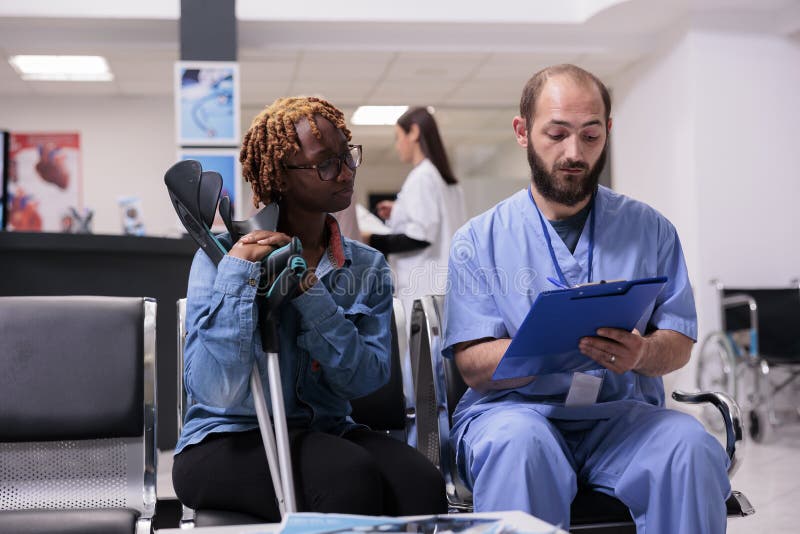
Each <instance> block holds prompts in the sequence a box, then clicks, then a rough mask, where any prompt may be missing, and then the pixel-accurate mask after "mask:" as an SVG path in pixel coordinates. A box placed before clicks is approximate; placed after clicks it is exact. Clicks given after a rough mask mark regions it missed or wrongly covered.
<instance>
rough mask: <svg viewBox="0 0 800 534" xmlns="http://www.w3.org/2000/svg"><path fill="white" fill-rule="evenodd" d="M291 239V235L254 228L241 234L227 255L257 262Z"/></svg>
mask: <svg viewBox="0 0 800 534" xmlns="http://www.w3.org/2000/svg"><path fill="white" fill-rule="evenodd" d="M291 240H292V238H291V237H289V236H288V235H286V234H282V233H280V232H269V231H267V230H254V231H252V232H250V233H249V234H245V235H243V236H242V237H241V239H239V241H237V242H236V243H235V244H234V245H233V248H231V249H230V250H229V251H228V255H230V256H233V257H234V258H239V259H241V260H245V261H252V262H259V261H261V260H262V259H264V258H265V257H267V256H268V255H269V254H271V253H272V251H273V250H276V249H279V248H281V247H282V246H284V245H288V244H289V242H290V241H291Z"/></svg>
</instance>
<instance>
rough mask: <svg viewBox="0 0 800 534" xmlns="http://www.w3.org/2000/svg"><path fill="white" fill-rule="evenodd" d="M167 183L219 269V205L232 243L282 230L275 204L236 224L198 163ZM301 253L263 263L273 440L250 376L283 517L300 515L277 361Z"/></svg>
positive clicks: (262, 322) (284, 253)
mask: <svg viewBox="0 0 800 534" xmlns="http://www.w3.org/2000/svg"><path fill="white" fill-rule="evenodd" d="M164 183H165V184H166V186H167V191H168V192H169V196H170V199H171V201H172V204H173V207H174V208H175V211H176V212H177V214H178V218H179V219H180V220H181V223H183V225H184V227H185V228H186V230H187V232H188V233H189V235H190V236H191V237H192V238H193V239H194V240H195V241H196V242H197V244H198V245H199V246H200V248H202V249H203V251H204V252H205V253H206V255H208V257H209V258H210V259H211V260H212V261H213V262H214V264H215V265H216V264H219V262H220V261H222V258H224V256H225V254H226V252H227V249H226V247H225V246H224V245H223V244H222V243H221V242H220V241H219V240H218V239H217V238H216V237H215V236H214V234H213V233H212V232H211V230H210V228H211V225H212V224H213V220H214V216H215V214H216V211H217V203H219V211H220V215H221V216H222V219H223V221H224V222H225V226H226V227H227V229H228V231H229V232H230V234H231V239H232V241H233V242H236V241H238V239H239V237H240V236H241V235H243V234H245V233H247V232H249V231H251V230H255V229H263V230H271V231H274V230H275V229H276V227H277V222H278V206H277V205H276V204H270V205H269V206H266V207H265V208H264V209H262V210H261V211H259V212H258V213H257V214H256V215H254V216H253V217H251V218H250V219H248V220H247V221H234V220H232V218H231V211H232V210H231V204H230V200H229V199H228V197H223V198H222V199H221V200H219V194H220V192H221V190H222V177H221V176H220V175H219V174H218V173H216V172H213V171H211V172H208V171H207V172H203V170H202V167H201V165H200V163H199V162H197V161H194V160H186V161H181V162H178V163H176V164H175V165H173V166H172V167H170V168H169V169H168V170H167V172H166V174H165V175H164ZM218 200H219V202H218ZM301 252H302V245H301V243H300V240H299V239H297V238H294V239H293V240H292V242H291V243H289V244H288V245H286V246H284V247H282V248H280V249H278V250H275V251H273V252H272V253H271V254H270V255H269V256H267V257H266V258H265V259H264V260H262V264H263V267H262V276H261V280H262V283H264V285H263V286H259V294H258V297H257V299H256V304H257V306H258V309H259V329H260V333H261V346H262V348H263V350H264V352H265V353H266V360H267V375H268V377H269V389H270V397H271V401H272V415H273V417H274V434H273V425H272V421H271V420H270V415H269V410H268V408H267V402H266V398H265V396H264V388H263V384H262V382H261V373H260V369H259V367H258V362H257V361H256V362H254V363H253V369H252V371H251V374H250V390H251V392H252V394H253V403H254V405H255V409H256V417H257V419H258V426H259V430H260V432H261V439H262V441H263V443H264V451H265V452H266V455H267V464H268V466H269V471H270V476H271V478H272V485H273V487H274V489H275V497H276V500H277V504H278V510H279V511H280V514H281V517H285V515H286V514H287V513H292V512H296V511H297V504H296V497H295V492H294V477H293V473H292V462H291V453H290V449H289V432H288V427H287V424H286V411H285V405H284V402H283V388H282V385H281V378H280V365H279V360H278V349H279V342H278V313H279V309H280V306H281V305H282V304H283V302H284V301H285V300H286V299H287V298H291V297H293V296H294V295H295V294H296V292H297V289H298V287H299V284H300V280H301V278H302V276H303V274H304V273H305V270H306V264H305V261H304V260H303V258H302V256H300V253H301Z"/></svg>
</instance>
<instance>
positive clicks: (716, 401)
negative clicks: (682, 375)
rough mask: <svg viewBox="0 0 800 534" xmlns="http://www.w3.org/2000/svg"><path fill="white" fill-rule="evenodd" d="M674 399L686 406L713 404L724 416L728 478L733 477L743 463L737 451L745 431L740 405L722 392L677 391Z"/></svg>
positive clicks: (673, 395) (674, 392) (739, 452)
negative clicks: (728, 462)
mask: <svg viewBox="0 0 800 534" xmlns="http://www.w3.org/2000/svg"><path fill="white" fill-rule="evenodd" d="M672 398H673V399H675V400H676V401H678V402H683V403H686V404H705V403H711V404H713V405H714V406H715V407H716V408H717V410H719V412H720V413H721V414H722V419H723V420H724V421H725V435H726V443H725V451H726V452H727V453H728V458H730V461H731V462H730V465H729V466H728V476H733V474H734V473H735V472H736V470H737V469H738V468H739V466H740V465H741V462H742V455H741V450H737V449H738V447H737V443H739V442H744V430H743V428H742V413H741V410H740V409H739V405H738V404H736V401H735V400H733V398H732V397H731V396H730V395H728V394H726V393H722V392H721V391H714V392H712V391H698V392H695V393H687V392H685V391H679V390H675V391H673V392H672Z"/></svg>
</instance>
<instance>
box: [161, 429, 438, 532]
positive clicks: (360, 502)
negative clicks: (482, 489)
mask: <svg viewBox="0 0 800 534" xmlns="http://www.w3.org/2000/svg"><path fill="white" fill-rule="evenodd" d="M289 440H290V449H291V451H292V470H293V471H294V484H295V492H296V493H297V501H298V502H297V506H298V508H299V511H303V512H328V513H345V514H363V515H419V514H438V513H446V512H447V499H446V497H445V491H444V480H443V479H442V477H441V475H440V474H439V472H438V470H437V469H436V467H435V466H433V465H432V464H431V463H430V462H428V460H427V459H426V458H425V457H424V456H422V454H420V453H419V452H417V451H416V450H414V449H413V448H411V447H409V446H408V445H406V444H405V443H402V442H400V441H398V440H396V439H394V438H391V437H389V436H386V435H384V434H380V433H378V432H373V431H370V430H364V429H357V430H353V431H351V432H348V433H347V434H345V435H344V436H343V437H339V436H335V435H331V434H325V433H322V432H312V431H308V430H295V431H290V434H289ZM172 481H173V485H174V487H175V493H176V494H177V496H178V498H179V499H180V501H181V502H182V503H183V504H185V505H186V506H189V507H190V508H194V509H211V510H230V511H236V512H244V513H247V514H251V515H254V516H258V517H261V518H263V519H264V520H266V521H270V522H277V521H280V514H279V512H278V506H277V503H276V500H275V490H274V489H273V487H272V479H271V478H270V475H269V467H268V465H267V456H266V454H265V452H264V446H263V444H262V442H261V435H260V433H259V431H258V430H252V431H248V432H229V433H220V434H211V435H209V436H208V437H207V438H206V439H205V440H203V441H202V442H200V443H198V444H196V445H192V446H189V447H187V448H185V449H184V450H182V451H181V452H180V454H178V455H177V456H175V461H174V464H173V468H172Z"/></svg>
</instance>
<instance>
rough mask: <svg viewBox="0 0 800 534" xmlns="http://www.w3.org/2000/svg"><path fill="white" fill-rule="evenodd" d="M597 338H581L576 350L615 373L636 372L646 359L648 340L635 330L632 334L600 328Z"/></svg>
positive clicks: (616, 329) (615, 329) (614, 329)
mask: <svg viewBox="0 0 800 534" xmlns="http://www.w3.org/2000/svg"><path fill="white" fill-rule="evenodd" d="M597 336H598V337H585V338H582V339H581V341H580V344H579V345H578V348H579V349H580V351H581V352H582V353H584V354H585V355H586V356H588V357H590V358H591V359H593V360H594V361H596V362H597V363H599V364H600V365H602V366H603V367H605V368H606V369H609V370H611V371H614V372H615V373H618V374H622V373H626V372H628V371H632V370H636V369H637V368H638V367H639V364H640V363H641V362H642V360H644V359H645V358H646V357H647V352H648V349H649V345H648V339H647V338H646V337H643V336H642V335H641V334H640V333H639V331H638V330H636V329H635V328H634V329H633V332H627V331H625V330H621V329H619V328H600V329H599V330H597Z"/></svg>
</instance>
